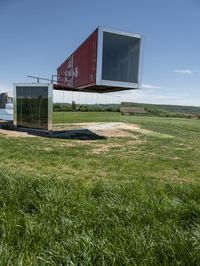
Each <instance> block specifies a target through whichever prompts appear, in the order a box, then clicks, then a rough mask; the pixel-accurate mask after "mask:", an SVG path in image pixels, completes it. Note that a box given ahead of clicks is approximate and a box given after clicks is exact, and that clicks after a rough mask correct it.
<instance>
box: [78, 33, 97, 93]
mask: <svg viewBox="0 0 200 266" xmlns="http://www.w3.org/2000/svg"><path fill="white" fill-rule="evenodd" d="M97 41H98V31H97V30H96V31H95V32H93V34H92V35H90V37H89V38H88V39H87V40H86V41H85V42H84V43H83V44H82V45H81V46H80V47H79V48H78V49H77V50H76V51H75V53H74V58H73V65H74V69H77V70H78V76H77V77H75V78H74V86H75V88H84V87H88V86H93V85H95V84H96V65H97Z"/></svg>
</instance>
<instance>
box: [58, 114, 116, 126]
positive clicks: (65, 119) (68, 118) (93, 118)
mask: <svg viewBox="0 0 200 266" xmlns="http://www.w3.org/2000/svg"><path fill="white" fill-rule="evenodd" d="M119 119H120V113H118V112H54V113H53V123H55V124H56V123H81V122H114V121H119Z"/></svg>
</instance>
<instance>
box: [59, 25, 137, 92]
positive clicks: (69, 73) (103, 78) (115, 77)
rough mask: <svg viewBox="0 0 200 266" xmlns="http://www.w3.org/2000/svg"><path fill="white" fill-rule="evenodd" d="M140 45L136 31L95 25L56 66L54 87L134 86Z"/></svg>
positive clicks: (103, 89) (104, 89)
mask: <svg viewBox="0 0 200 266" xmlns="http://www.w3.org/2000/svg"><path fill="white" fill-rule="evenodd" d="M140 47H141V35H140V34H133V33H127V32H122V31H117V30H112V29H108V28H102V27H99V28H97V29H96V30H95V31H94V32H93V33H92V34H91V35H90V36H89V37H88V38H87V39H86V40H85V41H84V42H83V43H82V44H81V45H80V47H79V48H78V49H77V50H75V52H74V53H73V54H72V55H71V56H69V57H68V58H67V59H66V60H65V61H64V63H63V64H61V66H59V67H58V69H57V76H58V78H57V84H54V89H66V90H67V89H74V90H79V91H90V92H112V91H120V90H128V89H138V88H139V65H140Z"/></svg>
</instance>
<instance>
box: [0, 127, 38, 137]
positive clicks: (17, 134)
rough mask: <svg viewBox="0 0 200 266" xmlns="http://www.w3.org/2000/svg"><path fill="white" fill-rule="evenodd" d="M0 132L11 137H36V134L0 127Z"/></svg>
mask: <svg viewBox="0 0 200 266" xmlns="http://www.w3.org/2000/svg"><path fill="white" fill-rule="evenodd" d="M0 134H1V135H3V136H6V137H11V138H33V137H37V136H34V135H31V134H29V133H28V132H20V131H15V130H5V129H0Z"/></svg>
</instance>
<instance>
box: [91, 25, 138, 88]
mask: <svg viewBox="0 0 200 266" xmlns="http://www.w3.org/2000/svg"><path fill="white" fill-rule="evenodd" d="M104 32H110V33H116V34H119V35H124V36H130V37H135V38H138V39H141V40H142V35H141V34H134V33H130V32H124V31H118V30H113V29H110V28H104V27H99V28H98V48H97V71H96V85H100V86H110V87H111V86H112V87H122V88H132V89H138V88H139V80H140V78H139V76H140V59H141V57H140V59H139V73H138V83H132V82H121V81H111V80H103V79H102V64H103V62H102V61H103V33H104ZM140 51H141V49H140ZM140 54H141V53H140Z"/></svg>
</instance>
